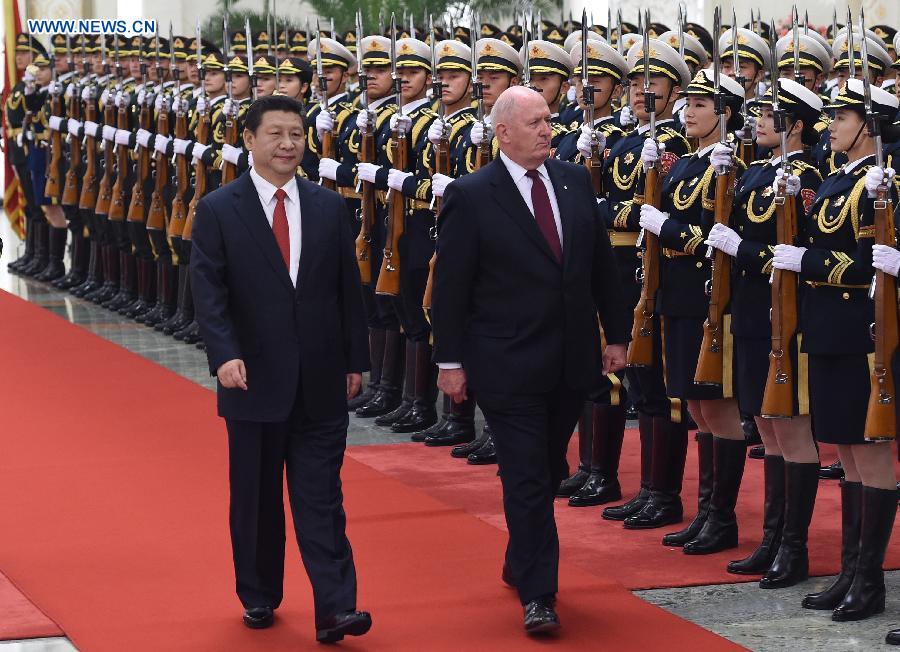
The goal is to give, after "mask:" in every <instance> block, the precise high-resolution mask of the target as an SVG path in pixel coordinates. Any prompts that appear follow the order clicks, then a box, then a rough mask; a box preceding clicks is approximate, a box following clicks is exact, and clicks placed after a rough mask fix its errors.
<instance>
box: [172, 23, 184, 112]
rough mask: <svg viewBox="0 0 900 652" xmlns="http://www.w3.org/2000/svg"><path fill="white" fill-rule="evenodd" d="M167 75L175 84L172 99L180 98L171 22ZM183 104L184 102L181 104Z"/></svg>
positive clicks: (179, 82)
mask: <svg viewBox="0 0 900 652" xmlns="http://www.w3.org/2000/svg"><path fill="white" fill-rule="evenodd" d="M169 75H170V76H171V77H172V80H173V81H174V82H175V86H174V94H173V95H172V97H180V96H181V75H180V74H179V71H178V61H177V60H176V58H175V39H174V37H173V36H172V21H171V20H170V21H169ZM181 104H184V102H181ZM178 114H179V115H182V111H181V109H179V111H178Z"/></svg>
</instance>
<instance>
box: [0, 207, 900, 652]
mask: <svg viewBox="0 0 900 652" xmlns="http://www.w3.org/2000/svg"><path fill="white" fill-rule="evenodd" d="M0 238H2V239H3V241H4V244H5V246H4V250H3V255H2V257H0V289H3V290H6V291H9V292H12V293H14V294H17V295H19V296H21V297H23V298H25V299H27V300H29V301H32V302H34V303H36V304H38V305H41V306H43V307H45V308H46V309H47V310H50V311H52V312H54V313H56V314H58V315H60V316H62V317H64V318H65V319H68V320H69V321H71V322H72V323H74V324H77V325H79V326H81V327H82V328H86V329H88V330H90V331H92V332H94V333H96V334H98V335H100V336H102V337H104V338H106V339H108V340H110V341H111V342H114V343H116V344H119V345H120V346H123V347H125V348H127V349H129V350H131V351H133V352H135V353H137V354H139V355H142V356H144V357H145V358H147V359H149V360H152V361H154V362H156V363H158V364H160V365H163V366H165V367H167V368H169V369H171V370H172V371H174V372H176V373H178V374H180V375H182V376H184V377H185V378H187V379H189V380H192V381H194V382H196V383H198V384H200V385H202V386H204V387H207V388H210V389H213V388H214V382H213V379H212V378H211V377H210V375H209V371H208V369H207V364H206V357H205V354H204V353H203V352H202V351H200V350H198V349H197V348H196V347H193V346H188V345H185V344H182V343H180V342H176V341H175V340H173V339H171V338H169V337H166V336H164V335H162V334H160V333H157V332H155V331H153V330H152V329H148V328H146V327H144V326H141V325H139V324H136V323H134V322H132V321H130V320H127V319H125V318H124V317H121V316H120V315H118V314H114V313H110V312H109V311H107V310H104V309H103V308H100V307H98V306H95V305H94V304H92V303H87V302H84V301H81V300H78V299H75V298H74V297H72V296H71V295H69V294H67V293H62V292H59V291H57V290H55V289H54V288H52V287H49V286H47V285H44V284H41V283H36V282H33V281H28V280H24V279H21V278H19V277H16V276H13V275H11V274H9V273H8V272H7V271H6V265H7V263H8V262H9V261H10V260H13V259H14V258H15V257H16V256H17V255H18V253H17V252H18V248H19V246H20V245H19V244H18V243H17V241H16V239H15V237H14V236H13V235H12V234H11V232H10V231H9V228H8V225H7V221H6V219H5V216H0ZM408 441H409V440H408V436H406V435H395V434H392V433H389V432H386V431H385V430H384V429H381V428H376V427H374V426H373V425H372V423H371V421H366V420H360V419H355V418H352V417H351V424H350V431H349V444H350V445H365V444H383V443H398V442H408ZM828 582H829V578H817V579H814V580H810V581H809V582H806V583H804V584H802V585H800V586H796V587H793V588H790V589H783V590H779V591H762V590H760V589H759V588H757V586H756V584H755V583H749V584H747V583H744V584H725V585H714V586H697V587H689V588H679V589H658V590H650V591H638V592H636V595H638V596H640V597H641V598H642V599H644V600H647V601H648V602H651V603H653V604H656V605H658V606H660V607H661V608H663V609H666V610H668V611H670V612H672V613H674V614H676V615H678V616H680V617H682V618H685V619H686V620H690V621H692V622H694V623H697V624H698V625H700V626H702V627H704V628H706V629H709V630H711V631H713V632H716V633H717V634H720V635H721V636H724V637H726V638H728V639H730V640H732V641H734V642H735V643H738V644H740V645H742V646H745V647H747V648H748V649H751V650H755V651H758V652H776V651H782V650H784V651H791V652H797V651H799V650H816V651H822V652H845V651H846V652H849V651H864V650H890V649H894V648H891V647H890V646H887V645H885V643H884V635H885V633H886V632H887V631H888V630H889V629H894V628H897V627H900V571H893V572H890V573H888V574H887V583H888V604H887V610H886V612H885V613H884V614H882V615H880V616H877V617H874V618H871V619H869V620H866V621H863V622H859V623H833V622H832V621H831V620H830V618H829V616H830V614H829V613H828V612H814V611H808V610H805V609H802V608H801V607H800V600H801V599H802V596H803V595H804V594H805V593H808V592H810V591H814V590H819V589H821V588H823V587H824V586H826V585H827V584H828ZM2 617H3V616H2V614H0V618H2ZM601 635H602V634H601ZM72 650H75V648H74V646H73V645H72V644H71V643H70V642H69V641H67V640H66V639H65V638H43V639H32V640H27V641H4V642H0V652H70V651H72Z"/></svg>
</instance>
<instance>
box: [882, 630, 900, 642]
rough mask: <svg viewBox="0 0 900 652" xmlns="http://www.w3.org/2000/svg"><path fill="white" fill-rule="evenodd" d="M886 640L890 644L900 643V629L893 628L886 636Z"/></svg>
mask: <svg viewBox="0 0 900 652" xmlns="http://www.w3.org/2000/svg"><path fill="white" fill-rule="evenodd" d="M884 642H885V643H887V644H888V645H900V629H892V630H891V631H889V632H888V633H887V636H885V637H884Z"/></svg>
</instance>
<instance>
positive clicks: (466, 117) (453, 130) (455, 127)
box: [448, 113, 475, 140]
mask: <svg viewBox="0 0 900 652" xmlns="http://www.w3.org/2000/svg"><path fill="white" fill-rule="evenodd" d="M474 122H475V116H474V115H473V114H471V113H463V114H462V115H460V116H459V118H458V119H457V120H456V121H455V122H452V123H451V124H450V136H449V138H448V140H453V139H454V138H455V137H456V135H457V134H458V133H459V130H460V129H462V128H463V127H465V126H467V125H470V124H472V123H474Z"/></svg>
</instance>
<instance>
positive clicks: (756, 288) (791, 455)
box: [707, 79, 822, 588]
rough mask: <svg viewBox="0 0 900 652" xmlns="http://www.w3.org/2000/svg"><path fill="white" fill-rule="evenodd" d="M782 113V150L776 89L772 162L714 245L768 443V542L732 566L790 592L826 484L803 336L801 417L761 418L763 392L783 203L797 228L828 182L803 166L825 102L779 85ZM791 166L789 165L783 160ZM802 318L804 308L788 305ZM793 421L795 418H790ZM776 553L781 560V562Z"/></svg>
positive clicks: (764, 114) (745, 377)
mask: <svg viewBox="0 0 900 652" xmlns="http://www.w3.org/2000/svg"><path fill="white" fill-rule="evenodd" d="M777 83H778V87H779V90H778V105H779V109H780V110H782V111H783V114H784V116H785V120H784V131H785V136H784V142H785V148H786V150H787V151H786V152H782V151H781V143H782V139H781V136H780V132H778V131H776V129H775V124H776V122H775V119H774V113H773V99H772V91H771V89H770V90H769V91H768V93H767V94H766V95H765V96H764V97H763V98H762V99H761V100H760V102H759V106H760V109H761V111H760V118H759V122H758V125H757V139H756V144H757V146H759V147H764V148H766V150H767V151H770V152H771V158H770V159H767V160H760V161H755V162H753V163H752V164H751V165H750V167H749V168H748V169H747V171H746V172H745V173H744V174H743V176H741V179H740V182H739V183H738V185H737V188H736V190H735V196H734V209H733V211H734V212H733V213H732V218H731V219H732V226H733V227H734V228H733V229H732V228H729V227H728V226H726V225H724V224H715V225H714V226H713V227H712V230H711V231H710V234H709V239H708V240H707V244H709V245H711V246H713V247H715V248H716V249H719V250H720V251H724V252H725V253H726V254H728V255H729V256H731V257H732V258H734V262H733V266H732V270H733V272H734V274H733V278H732V281H731V283H732V286H731V287H732V289H731V332H732V335H733V336H734V371H733V373H734V377H735V378H736V379H737V380H736V385H737V387H738V388H739V390H740V391H739V392H738V406H739V407H740V410H741V413H743V414H750V415H753V417H754V418H755V420H756V424H757V426H758V428H759V433H760V435H761V436H762V440H763V443H764V444H765V453H766V454H765V459H764V474H765V508H764V515H763V538H762V541H761V542H760V544H759V546H758V547H757V549H756V550H755V551H754V552H753V553H752V554H751V555H750V556H749V557H747V558H745V559H742V560H740V561H733V562H731V563H730V564H728V572H729V573H736V574H740V575H764V577H763V578H762V581H761V582H760V587H762V588H777V587H783V586H791V585H793V584H796V583H797V582H800V581H802V580H805V579H806V577H807V575H808V570H809V560H808V555H807V549H806V541H807V531H808V529H809V522H810V519H811V518H812V512H813V506H814V504H815V500H816V490H817V488H818V483H819V454H818V451H817V449H816V445H815V442H814V441H813V438H812V432H811V430H810V420H809V398H808V393H807V387H806V377H805V374H803V373H802V370H804V369H805V365H804V364H798V359H797V355H798V354H797V338H796V336H795V337H794V338H793V339H792V341H791V343H790V344H789V346H787V347H786V348H785V350H786V351H787V354H788V355H790V357H791V366H790V369H793V370H797V372H792V376H793V378H792V381H793V382H792V387H793V392H794V396H793V410H792V412H791V415H784V414H780V415H778V416H779V417H782V418H776V419H763V418H762V416H763V415H765V414H766V412H765V411H764V410H763V390H764V389H765V387H766V379H767V377H768V375H769V356H770V353H771V351H772V340H771V331H772V328H771V324H770V317H769V315H770V313H771V309H772V285H771V284H770V282H769V279H770V276H771V272H772V256H773V253H772V252H773V251H774V249H775V245H776V244H778V226H779V225H778V222H777V216H776V212H777V209H778V206H777V205H776V204H777V202H776V197H779V196H780V197H783V196H784V194H789V195H792V196H795V197H796V198H797V200H796V203H795V204H786V206H788V205H793V206H795V207H796V215H794V216H793V220H794V224H799V223H800V222H801V221H802V219H803V217H804V215H805V210H806V208H808V207H809V206H810V205H811V204H812V201H813V198H814V197H815V194H816V191H817V190H818V188H819V184H821V182H822V177H821V176H819V173H818V171H817V170H816V169H815V168H814V167H813V166H812V165H811V164H810V163H809V162H808V161H807V160H806V159H805V155H804V146H805V147H811V146H812V145H815V144H816V142H818V140H819V134H818V132H817V131H816V129H815V125H816V123H817V122H818V121H819V119H820V116H821V113H822V100H821V98H820V97H819V96H818V95H816V94H815V93H814V92H812V91H811V90H809V89H807V88H806V87H805V86H803V85H801V84H799V83H798V82H796V81H793V80H790V79H779V80H777ZM785 158H786V159H787V163H786V164H785V163H784V162H783V161H784V160H785ZM789 309H791V310H794V311H796V306H790V308H789ZM785 416H788V418H783V417H785ZM776 554H777V556H776Z"/></svg>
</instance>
